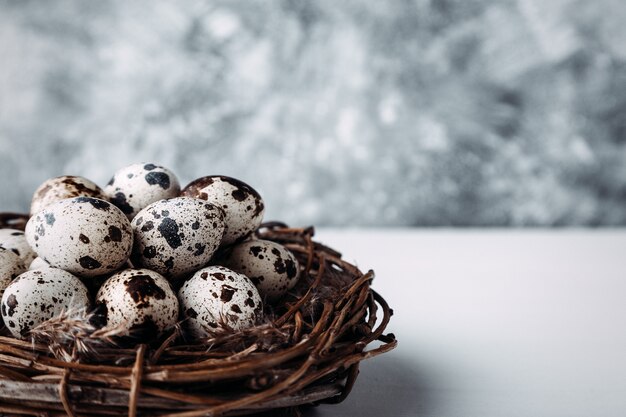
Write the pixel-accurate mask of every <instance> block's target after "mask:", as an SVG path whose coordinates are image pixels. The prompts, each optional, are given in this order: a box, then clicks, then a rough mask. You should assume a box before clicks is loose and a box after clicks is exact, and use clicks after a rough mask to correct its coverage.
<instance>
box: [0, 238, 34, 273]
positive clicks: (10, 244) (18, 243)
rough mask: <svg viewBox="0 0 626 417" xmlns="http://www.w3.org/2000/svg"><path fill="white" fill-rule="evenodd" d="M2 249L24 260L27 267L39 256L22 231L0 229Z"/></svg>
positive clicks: (0, 246)
mask: <svg viewBox="0 0 626 417" xmlns="http://www.w3.org/2000/svg"><path fill="white" fill-rule="evenodd" d="M0 248H5V249H9V250H11V251H13V252H14V253H15V254H16V255H18V256H19V257H20V259H22V261H23V262H24V265H26V266H27V267H28V266H29V265H30V263H31V262H32V261H33V260H34V259H35V258H36V257H37V254H36V253H35V251H34V250H32V248H31V247H30V245H29V244H28V242H27V241H26V236H24V232H22V231H21V230H15V229H0Z"/></svg>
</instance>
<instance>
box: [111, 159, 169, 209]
mask: <svg viewBox="0 0 626 417" xmlns="http://www.w3.org/2000/svg"><path fill="white" fill-rule="evenodd" d="M104 192H105V194H106V195H107V197H108V198H109V200H111V202H112V203H113V204H115V205H116V206H117V207H118V208H119V209H120V210H122V212H124V214H126V216H128V218H129V219H133V218H134V217H135V216H136V215H137V213H139V211H140V210H141V209H143V208H145V207H146V206H147V205H148V204H151V203H154V202H155V201H158V200H163V199H167V198H173V197H178V194H179V193H180V183H179V182H178V178H176V175H174V173H173V172H172V171H170V170H169V169H167V168H164V167H162V166H159V165H155V164H146V163H141V164H133V165H129V166H127V167H124V168H122V169H120V170H118V171H117V172H116V173H115V174H114V175H113V178H111V180H110V181H109V183H108V184H107V185H106V187H104Z"/></svg>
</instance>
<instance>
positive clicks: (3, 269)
mask: <svg viewBox="0 0 626 417" xmlns="http://www.w3.org/2000/svg"><path fill="white" fill-rule="evenodd" d="M25 271H26V266H25V265H24V262H23V261H22V260H21V259H20V257H19V256H17V255H16V254H15V253H14V252H13V251H10V250H8V249H4V248H0V296H1V295H2V293H3V292H4V289H5V288H6V287H7V286H8V285H9V284H10V283H11V281H13V280H14V279H15V278H16V277H17V276H18V275H20V274H21V273H23V272H25Z"/></svg>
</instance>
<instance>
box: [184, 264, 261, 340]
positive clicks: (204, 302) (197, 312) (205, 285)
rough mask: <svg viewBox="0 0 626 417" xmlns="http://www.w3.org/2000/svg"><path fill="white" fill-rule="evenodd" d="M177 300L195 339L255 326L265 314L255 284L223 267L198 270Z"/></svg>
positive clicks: (185, 284)
mask: <svg viewBox="0 0 626 417" xmlns="http://www.w3.org/2000/svg"><path fill="white" fill-rule="evenodd" d="M178 299H179V300H180V304H181V311H182V314H183V316H184V317H185V318H186V326H187V328H188V330H189V331H190V333H191V334H192V335H193V336H194V337H196V338H203V337H206V336H209V335H210V334H211V333H215V332H223V331H240V330H243V329H246V328H249V327H252V326H254V325H255V324H256V323H257V322H258V320H259V319H260V318H261V316H262V314H263V305H262V301H261V296H260V295H259V292H258V291H257V289H256V287H255V286H254V284H252V282H251V281H250V280H249V279H248V277H246V276H245V275H242V274H238V273H236V272H234V271H232V270H230V269H228V268H224V267H222V266H209V267H206V268H203V269H201V270H199V271H197V272H196V273H195V274H194V275H193V276H192V277H191V278H190V279H189V280H187V281H186V282H185V283H184V284H183V286H182V287H181V288H180V290H179V291H178Z"/></svg>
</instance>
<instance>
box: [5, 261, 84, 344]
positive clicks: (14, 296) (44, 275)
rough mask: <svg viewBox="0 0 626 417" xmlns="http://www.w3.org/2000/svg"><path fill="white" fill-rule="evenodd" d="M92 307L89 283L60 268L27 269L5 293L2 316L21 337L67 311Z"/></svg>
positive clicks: (17, 335) (8, 326)
mask: <svg viewBox="0 0 626 417" xmlns="http://www.w3.org/2000/svg"><path fill="white" fill-rule="evenodd" d="M88 309H89V295H88V292H87V288H86V287H85V285H84V284H83V283H82V282H81V281H80V279H78V278H77V277H75V276H74V275H72V274H70V273H69V272H66V271H63V270H61V269H57V268H48V269H38V270H36V271H26V272H24V273H23V274H21V275H20V276H18V277H17V278H16V279H15V280H14V281H13V282H11V283H10V284H9V286H8V287H7V288H6V289H5V291H4V294H3V295H2V308H1V311H2V318H3V320H4V323H5V324H6V326H7V328H8V329H9V331H10V332H11V334H12V335H13V336H14V337H17V338H24V337H26V336H27V335H28V332H29V331H30V330H31V329H32V328H34V327H35V326H37V325H39V324H41V323H43V322H44V321H46V320H48V319H51V318H53V317H55V316H58V315H60V314H61V313H62V312H64V311H68V310H85V311H87V310H88Z"/></svg>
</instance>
